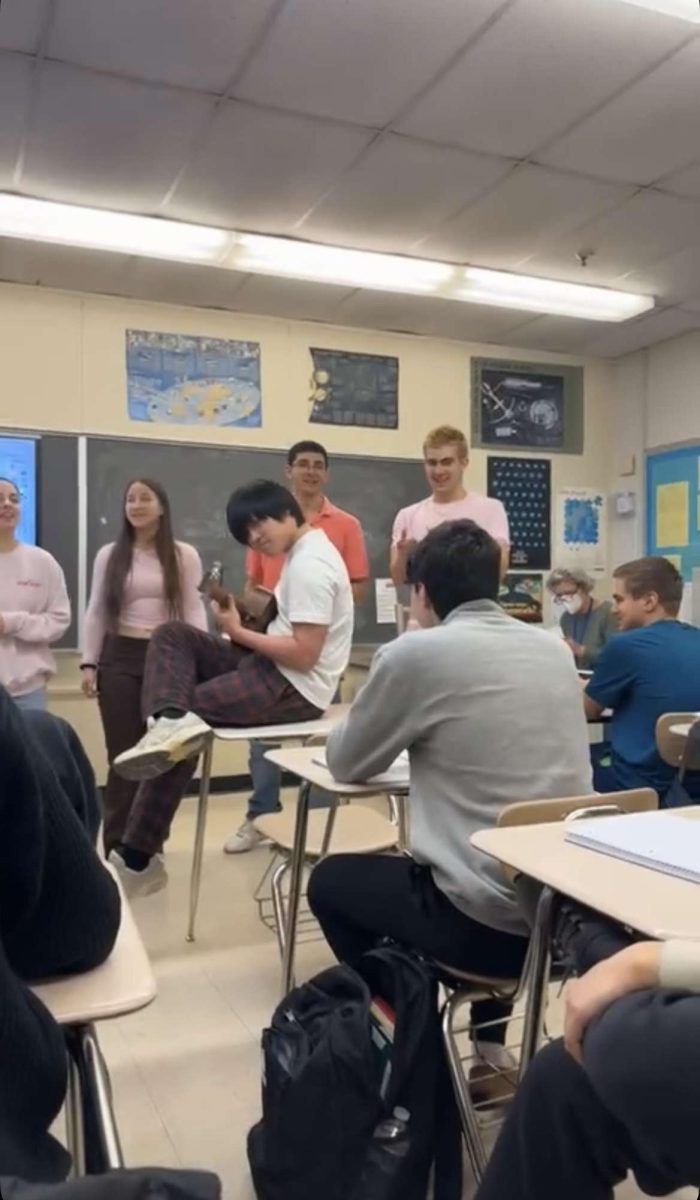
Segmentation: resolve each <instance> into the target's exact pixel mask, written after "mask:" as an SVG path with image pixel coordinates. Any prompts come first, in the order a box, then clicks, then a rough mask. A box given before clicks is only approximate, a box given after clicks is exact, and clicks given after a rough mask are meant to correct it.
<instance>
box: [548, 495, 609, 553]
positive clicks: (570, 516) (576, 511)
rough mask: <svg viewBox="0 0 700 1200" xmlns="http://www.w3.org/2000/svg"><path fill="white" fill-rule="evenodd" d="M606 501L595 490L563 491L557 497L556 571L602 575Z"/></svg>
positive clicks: (604, 549)
mask: <svg viewBox="0 0 700 1200" xmlns="http://www.w3.org/2000/svg"><path fill="white" fill-rule="evenodd" d="M606 563H607V499H606V497H605V496H604V495H603V494H602V493H601V492H599V491H598V490H597V489H596V488H566V489H564V490H563V491H560V492H559V494H558V496H557V553H556V566H557V567H581V568H582V569H583V570H584V571H604V570H605V567H606Z"/></svg>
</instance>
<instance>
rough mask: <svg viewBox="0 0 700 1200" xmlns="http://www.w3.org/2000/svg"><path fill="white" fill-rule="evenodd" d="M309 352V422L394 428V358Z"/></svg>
mask: <svg viewBox="0 0 700 1200" xmlns="http://www.w3.org/2000/svg"><path fill="white" fill-rule="evenodd" d="M310 354H311V359H312V362H313V372H312V375H311V394H310V396H309V404H310V406H311V408H310V412H309V421H310V422H311V423H312V424H317V425H363V426H368V427H370V428H372V429H398V427H399V360H398V358H394V357H393V356H391V355H384V354H354V353H352V352H350V351H349V350H319V349H317V348H315V347H311V348H310Z"/></svg>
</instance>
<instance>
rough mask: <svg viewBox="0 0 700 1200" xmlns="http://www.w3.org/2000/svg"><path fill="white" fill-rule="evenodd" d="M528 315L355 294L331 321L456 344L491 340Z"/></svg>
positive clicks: (451, 302) (477, 306) (391, 295)
mask: <svg viewBox="0 0 700 1200" xmlns="http://www.w3.org/2000/svg"><path fill="white" fill-rule="evenodd" d="M529 315H530V314H528V313H522V312H514V311H513V310H512V309H506V308H493V307H489V306H487V305H483V304H462V303H461V302H459V301H456V300H439V299H436V298H433V297H427V296H400V295H397V294H395V293H392V292H378V291H358V292H355V293H354V294H353V295H352V296H350V297H349V298H348V299H347V300H345V301H344V302H343V303H342V304H341V305H340V306H339V308H338V309H337V311H336V313H335V314H334V320H335V321H336V322H337V323H338V324H340V325H360V326H363V327H364V328H366V329H389V330H392V331H395V332H399V333H415V334H423V335H424V336H426V337H445V338H456V339H458V340H459V341H491V340H495V339H497V338H498V337H502V336H503V335H505V333H506V331H507V330H509V329H512V328H513V326H515V325H520V324H522V323H523V321H525V320H526V319H527V317H528V316H529Z"/></svg>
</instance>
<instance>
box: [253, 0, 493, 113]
mask: <svg viewBox="0 0 700 1200" xmlns="http://www.w3.org/2000/svg"><path fill="white" fill-rule="evenodd" d="M503 6H504V0H469V2H468V3H464V2H463V0H429V2H426V0H417V2H416V0H409V2H408V3H407V2H406V0H379V2H378V0H345V2H339V0H288V3H287V4H286V5H285V7H284V8H283V9H282V12H281V15H280V16H279V17H278V19H277V21H276V22H275V24H274V26H273V28H272V30H271V32H270V34H269V35H268V37H267V39H266V40H265V43H264V45H263V47H262V50H261V51H260V53H258V54H257V55H256V56H255V57H254V58H253V60H252V62H251V65H250V67H249V68H248V70H247V71H246V72H245V74H244V75H243V77H242V79H241V81H240V84H239V85H238V87H237V89H236V94H237V95H239V96H242V97H244V98H246V99H249V100H257V101H259V102H260V103H262V104H271V105H276V106H278V107H280V108H291V109H296V110H297V111H299V112H307V113H314V114H320V115H323V116H327V117H336V118H338V119H340V120H346V121H355V122H357V123H359V124H365V125H375V126H383V125H385V124H386V123H387V122H388V121H390V120H391V119H392V118H393V117H394V116H395V115H396V114H397V113H398V112H399V111H400V109H401V108H402V107H403V106H404V105H405V104H406V103H407V101H408V100H409V99H410V98H411V97H412V96H413V95H415V94H416V92H417V91H418V90H419V89H420V88H422V87H423V86H424V85H425V84H426V83H428V81H429V80H430V79H431V78H432V77H433V76H434V75H435V73H436V72H438V71H439V70H440V69H441V67H442V66H443V64H445V63H446V62H447V60H448V59H449V58H450V56H451V55H452V54H453V53H454V52H455V50H457V49H458V48H459V46H460V45H462V44H464V43H465V42H466V41H467V39H469V38H471V37H472V36H473V35H474V34H476V32H477V31H478V30H479V28H480V26H481V25H482V24H483V23H484V22H486V21H488V20H489V19H490V18H491V17H493V16H494V14H496V13H498V11H499V10H500V9H501V8H502V7H503Z"/></svg>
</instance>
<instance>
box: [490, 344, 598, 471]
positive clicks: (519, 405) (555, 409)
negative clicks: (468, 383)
mask: <svg viewBox="0 0 700 1200" xmlns="http://www.w3.org/2000/svg"><path fill="white" fill-rule="evenodd" d="M471 409H472V440H473V443H474V445H475V446H484V447H495V446H498V447H499V448H501V449H503V450H508V449H511V450H550V451H558V452H559V453H564V454H582V453H583V367H570V366H556V365H553V364H551V363H521V362H506V361H502V360H500V359H489V358H474V359H472V405H471Z"/></svg>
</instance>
